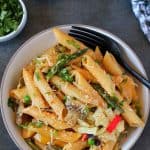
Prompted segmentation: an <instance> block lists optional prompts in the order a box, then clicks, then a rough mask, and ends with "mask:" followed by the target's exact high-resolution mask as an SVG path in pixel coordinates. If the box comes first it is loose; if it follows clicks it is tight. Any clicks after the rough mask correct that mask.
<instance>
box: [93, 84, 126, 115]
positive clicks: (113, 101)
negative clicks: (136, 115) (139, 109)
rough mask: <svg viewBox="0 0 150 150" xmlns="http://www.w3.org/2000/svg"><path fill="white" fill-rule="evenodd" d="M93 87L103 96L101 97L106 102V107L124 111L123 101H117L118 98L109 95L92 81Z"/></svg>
mask: <svg viewBox="0 0 150 150" xmlns="http://www.w3.org/2000/svg"><path fill="white" fill-rule="evenodd" d="M92 86H93V88H94V89H95V90H96V91H97V92H98V93H99V95H101V96H102V97H103V99H104V100H105V101H106V103H107V104H108V107H111V108H112V109H117V110H119V111H120V112H121V113H123V112H124V110H123V109H122V107H121V106H122V105H123V101H122V102H119V101H118V98H117V97H116V96H110V95H109V94H108V93H106V91H105V90H104V89H103V88H102V87H101V86H100V85H99V84H97V83H92Z"/></svg>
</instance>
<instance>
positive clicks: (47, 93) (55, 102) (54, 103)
mask: <svg viewBox="0 0 150 150" xmlns="http://www.w3.org/2000/svg"><path fill="white" fill-rule="evenodd" d="M37 74H38V76H39V79H38V78H37V77H36V75H37ZM34 82H35V85H36V86H37V87H38V89H39V91H40V92H41V94H42V95H43V97H44V98H45V100H46V101H47V103H48V104H49V106H50V107H52V109H53V110H54V112H55V113H56V114H57V115H58V119H62V118H63V117H64V116H65V114H66V109H65V106H64V104H63V103H62V101H61V100H60V99H59V98H58V97H57V96H56V94H55V93H54V92H53V90H52V89H51V87H50V85H49V84H48V82H47V81H46V79H45V78H44V76H43V74H42V72H41V71H40V70H39V69H36V70H35V72H34Z"/></svg>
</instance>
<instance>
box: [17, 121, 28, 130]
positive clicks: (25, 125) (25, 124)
mask: <svg viewBox="0 0 150 150" xmlns="http://www.w3.org/2000/svg"><path fill="white" fill-rule="evenodd" d="M28 126H29V122H26V123H24V124H18V127H20V128H23V129H27V128H28Z"/></svg>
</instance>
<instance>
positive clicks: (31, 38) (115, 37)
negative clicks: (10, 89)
mask: <svg viewBox="0 0 150 150" xmlns="http://www.w3.org/2000/svg"><path fill="white" fill-rule="evenodd" d="M71 26H82V27H86V28H91V29H94V30H96V31H98V32H100V33H102V34H104V35H106V36H108V37H110V38H112V39H114V40H115V41H116V42H117V43H119V44H120V45H121V46H122V47H123V48H124V47H125V48H126V49H128V50H129V51H131V52H132V53H133V54H134V55H135V57H136V59H137V61H138V62H139V64H140V65H141V70H140V71H141V74H142V75H143V76H145V77H146V78H147V74H146V71H145V69H144V66H143V64H142V63H141V61H140V59H139V57H138V56H137V55H136V53H135V52H134V51H133V50H132V49H131V48H130V47H129V46H128V45H127V44H126V43H125V42H124V41H122V40H121V39H120V38H119V37H117V36H116V35H114V34H112V33H110V32H109V31H106V30H104V29H101V28H99V27H94V26H90V25H84V24H64V25H58V26H53V27H50V28H47V29H45V30H42V31H41V32H38V33H37V34H35V35H33V36H32V37H30V38H29V39H28V40H27V41H26V42H24V43H23V44H22V45H21V46H20V47H19V48H18V49H17V50H16V52H15V53H14V54H13V56H12V57H11V59H10V60H9V62H8V64H7V65H6V67H5V70H4V73H3V76H2V80H1V85H0V106H1V107H0V109H1V114H2V119H3V122H4V125H5V127H6V129H7V132H8V134H9V136H10V137H11V139H12V140H13V142H14V143H15V144H16V146H17V147H18V148H19V149H20V150H21V149H22V147H21V145H20V144H19V143H18V141H17V140H16V139H15V138H14V137H15V135H13V134H12V132H11V129H10V128H9V127H8V124H7V121H6V118H5V113H4V111H3V105H2V103H3V101H2V92H3V85H4V81H5V77H6V75H7V72H8V69H9V66H10V65H11V63H12V62H13V61H14V59H15V57H16V55H17V54H18V53H19V52H20V51H21V49H22V48H23V47H24V46H25V45H26V44H28V43H29V42H30V41H32V40H33V39H34V38H36V37H38V36H39V35H41V34H43V33H44V32H47V31H49V30H51V29H53V28H54V27H57V28H60V29H61V28H62V29H63V28H70V27H71ZM146 92H147V95H146V97H148V99H149V97H150V94H149V91H148V89H146ZM148 103H149V104H150V102H149V101H148ZM146 109H147V113H146V117H145V125H146V124H147V120H148V117H149V111H150V105H148V106H147V107H146ZM145 125H144V127H143V128H142V129H141V128H140V130H139V131H138V132H139V133H138V136H137V137H135V139H134V141H133V142H130V145H129V149H130V148H132V147H133V145H134V144H135V143H136V141H137V140H138V138H139V137H140V136H141V134H142V132H143V130H144V128H145Z"/></svg>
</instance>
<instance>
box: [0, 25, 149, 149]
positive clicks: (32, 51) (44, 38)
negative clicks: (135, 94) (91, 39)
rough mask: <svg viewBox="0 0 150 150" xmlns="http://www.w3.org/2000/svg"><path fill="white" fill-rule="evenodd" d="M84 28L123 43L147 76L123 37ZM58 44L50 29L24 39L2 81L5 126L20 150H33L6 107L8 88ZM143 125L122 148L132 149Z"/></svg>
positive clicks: (146, 94) (67, 27)
mask: <svg viewBox="0 0 150 150" xmlns="http://www.w3.org/2000/svg"><path fill="white" fill-rule="evenodd" d="M78 26H82V27H87V28H90V29H93V30H96V31H97V32H100V33H102V34H104V35H106V36H108V37H111V38H112V39H114V40H115V41H116V42H117V43H118V44H120V45H121V46H122V48H123V53H124V55H125V57H126V59H127V61H128V62H130V64H131V65H132V66H133V67H134V68H135V69H136V70H138V71H139V72H140V73H141V74H142V75H143V76H145V77H146V73H145V70H144V68H143V65H142V64H141V62H140V60H139V59H138V57H137V56H136V54H135V53H134V52H133V51H132V50H131V48H130V47H129V46H128V45H127V44H125V43H124V42H123V41H122V40H120V39H119V38H118V37H116V36H115V35H113V34H111V33H109V32H107V31H104V30H102V29H99V28H95V27H91V26H86V25H78ZM58 27H59V28H60V29H61V30H63V31H65V32H68V31H69V30H70V29H71V25H62V26H58ZM55 43H56V39H55V37H54V35H53V33H52V31H51V29H47V30H44V31H42V32H40V33H38V34H36V35H35V36H33V37H32V38H30V39H29V40H28V41H27V42H25V43H24V44H23V45H22V46H21V47H20V48H19V49H18V50H17V51H16V53H15V54H14V55H13V57H12V58H11V60H10V61H9V63H8V65H7V67H6V69H5V72H4V75H3V78H2V83H1V112H2V117H3V121H4V123H5V126H6V129H7V131H8V133H9V135H10V136H11V138H12V140H13V141H14V142H15V144H16V145H17V146H18V148H19V149H22V150H27V149H30V148H29V146H28V145H27V144H26V143H25V141H24V140H23V138H22V137H21V135H20V132H19V129H18V128H17V126H16V125H15V121H14V115H13V113H12V110H11V109H10V108H8V106H7V99H8V97H9V90H10V89H12V88H14V87H15V86H16V83H17V80H18V77H19V75H20V73H21V69H22V68H23V67H24V66H25V65H26V64H28V63H29V62H30V61H31V59H32V58H35V57H36V56H38V55H39V54H41V53H42V52H43V50H46V49H48V48H49V47H51V46H53V45H54V44H55ZM140 87H141V99H142V100H143V115H144V120H145V122H146V121H147V118H148V114H149V106H150V105H149V90H148V89H147V88H146V87H145V86H143V85H140ZM142 131H143V128H137V129H134V130H133V131H131V133H130V135H129V136H128V138H127V139H126V141H125V142H124V143H123V144H122V150H128V149H130V148H131V147H132V146H133V145H134V144H135V142H136V141H137V139H138V138H139V136H140V135H141V133H142Z"/></svg>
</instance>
